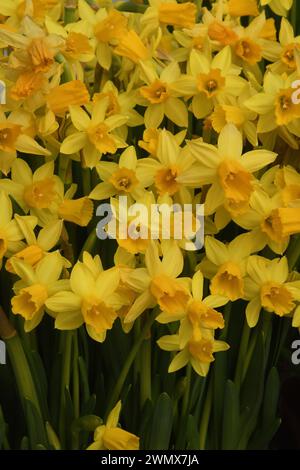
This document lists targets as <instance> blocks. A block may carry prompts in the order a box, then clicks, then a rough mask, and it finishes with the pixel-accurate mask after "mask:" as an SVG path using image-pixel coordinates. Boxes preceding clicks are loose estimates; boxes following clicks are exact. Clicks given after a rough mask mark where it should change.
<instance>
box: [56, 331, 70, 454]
mask: <svg viewBox="0 0 300 470" xmlns="http://www.w3.org/2000/svg"><path fill="white" fill-rule="evenodd" d="M61 337H62V339H63V357H62V376H61V390H60V398H61V404H60V419H59V430H60V439H61V442H62V443H63V444H64V445H66V400H65V391H66V389H67V390H68V389H69V386H70V377H71V355H72V338H73V331H72V330H71V331H63V332H61Z"/></svg>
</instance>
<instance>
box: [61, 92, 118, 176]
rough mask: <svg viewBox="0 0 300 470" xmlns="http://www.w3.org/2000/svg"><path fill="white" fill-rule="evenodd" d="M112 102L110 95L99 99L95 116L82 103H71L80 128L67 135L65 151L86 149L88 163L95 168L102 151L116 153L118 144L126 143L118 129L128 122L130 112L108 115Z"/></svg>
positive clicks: (74, 118)
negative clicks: (76, 104) (84, 108)
mask: <svg viewBox="0 0 300 470" xmlns="http://www.w3.org/2000/svg"><path fill="white" fill-rule="evenodd" d="M108 104H109V101H108V98H103V99H102V100H99V101H97V102H96V103H95V104H94V105H93V108H92V116H91V118H90V117H89V115H88V114H87V113H86V112H85V111H84V110H83V109H82V108H80V107H79V106H70V115H71V119H72V122H73V124H74V126H75V128H76V132H73V133H71V134H70V135H68V136H67V137H66V138H65V140H64V141H63V143H62V145H61V148H60V151H61V153H65V154H67V155H71V154H74V153H76V152H78V151H79V150H82V153H83V163H84V165H85V166H87V167H89V168H93V167H94V166H96V165H97V163H98V161H99V160H100V158H101V156H102V154H106V153H115V152H116V150H117V149H118V148H120V147H121V148H122V147H126V143H125V142H124V141H123V140H122V139H121V138H120V137H118V135H117V134H116V133H114V130H115V129H116V128H118V127H120V126H122V125H123V124H125V123H126V121H127V116H123V115H121V114H116V115H113V116H110V117H108V118H106V117H105V115H106V110H107V108H108Z"/></svg>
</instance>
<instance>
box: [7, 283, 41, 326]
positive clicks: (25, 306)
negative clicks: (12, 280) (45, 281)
mask: <svg viewBox="0 0 300 470" xmlns="http://www.w3.org/2000/svg"><path fill="white" fill-rule="evenodd" d="M47 298H48V292H47V289H46V287H45V286H44V285H42V284H33V285H32V286H30V287H25V288H24V289H21V290H20V292H19V294H18V295H16V296H15V297H13V298H12V300H11V304H12V311H13V313H15V314H19V315H21V316H22V317H23V318H25V320H32V319H33V318H34V316H35V315H36V314H37V313H39V311H40V310H41V308H42V307H43V306H44V304H45V302H46V300H47Z"/></svg>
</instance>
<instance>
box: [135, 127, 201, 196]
mask: <svg viewBox="0 0 300 470" xmlns="http://www.w3.org/2000/svg"><path fill="white" fill-rule="evenodd" d="M156 157H157V159H154V158H150V157H148V158H143V159H140V160H138V163H137V170H136V174H137V177H138V179H139V181H141V182H142V184H143V186H144V187H149V186H151V185H152V184H153V183H154V184H155V188H156V190H157V193H158V194H159V195H167V194H168V195H170V196H174V195H175V194H178V196H179V198H181V199H182V200H183V199H184V198H185V197H184V195H185V194H186V188H185V187H184V185H183V184H181V182H180V181H179V179H180V178H186V179H188V176H189V175H193V174H195V173H197V165H195V159H194V158H193V156H192V154H191V152H189V149H187V148H186V147H185V148H181V147H180V146H179V145H178V143H177V139H176V137H175V136H173V135H172V134H171V133H170V132H168V131H166V130H162V131H161V132H160V134H159V138H158V147H157V151H156Z"/></svg>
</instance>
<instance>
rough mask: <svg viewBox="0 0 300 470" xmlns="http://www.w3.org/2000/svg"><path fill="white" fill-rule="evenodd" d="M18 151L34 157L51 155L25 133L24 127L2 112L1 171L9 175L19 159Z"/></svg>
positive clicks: (0, 131) (0, 119)
mask: <svg viewBox="0 0 300 470" xmlns="http://www.w3.org/2000/svg"><path fill="white" fill-rule="evenodd" d="M17 151H19V152H23V153H30V154H34V155H50V152H49V150H47V149H45V148H43V147H42V146H41V145H39V144H38V143H37V142H36V141H35V140H34V139H32V138H31V137H30V136H29V135H28V134H26V133H24V131H23V128H22V126H21V125H20V124H19V123H18V122H15V121H14V120H13V118H10V116H8V117H7V118H6V116H5V114H4V113H1V112H0V152H1V158H0V170H1V171H2V172H3V173H4V174H7V173H8V172H9V170H10V168H11V165H12V163H13V161H14V160H15V159H16V158H17Z"/></svg>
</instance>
